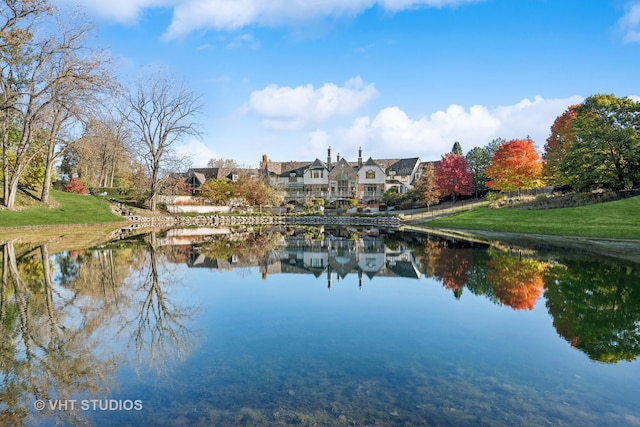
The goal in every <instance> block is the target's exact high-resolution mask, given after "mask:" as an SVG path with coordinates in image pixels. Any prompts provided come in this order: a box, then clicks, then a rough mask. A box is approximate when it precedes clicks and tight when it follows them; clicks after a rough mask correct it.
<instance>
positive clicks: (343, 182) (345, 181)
mask: <svg viewBox="0 0 640 427" xmlns="http://www.w3.org/2000/svg"><path fill="white" fill-rule="evenodd" d="M349 190H350V185H349V176H348V175H347V174H341V175H340V176H339V177H338V191H340V192H346V191H349Z"/></svg>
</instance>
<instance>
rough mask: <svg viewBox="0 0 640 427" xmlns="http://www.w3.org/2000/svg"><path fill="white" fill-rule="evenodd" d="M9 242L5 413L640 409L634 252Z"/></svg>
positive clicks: (208, 238) (184, 416)
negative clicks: (630, 257) (621, 255)
mask: <svg viewBox="0 0 640 427" xmlns="http://www.w3.org/2000/svg"><path fill="white" fill-rule="evenodd" d="M0 248H1V254H2V271H1V273H2V275H1V286H2V293H1V298H2V299H1V301H0V303H1V306H0V320H1V326H2V329H1V330H0V341H1V342H0V345H1V353H0V379H1V383H0V417H1V418H0V424H2V425H16V426H17V425H43V426H47V425H55V424H56V423H60V424H62V425H76V424H77V425H83V424H85V423H87V424H90V425H120V426H129V425H130V426H137V425H157V426H162V425H167V426H169V425H170V426H176V425H177V426H180V425H184V426H193V425H201V426H213V425H220V426H235V425H246V426H271V425H273V426H289V425H292V426H293V425H303V426H314V425H317V426H330V425H335V426H395V425H398V426H423V425H434V426H478V425H486V426H515V425H518V426H545V425H554V426H555V425H566V426H574V425H575V426H607V425H611V426H620V425H629V426H637V425H640V405H639V404H638V403H639V402H640V362H639V361H638V355H640V264H636V263H633V262H630V261H621V260H617V259H614V258H608V257H605V256H601V255H594V254H592V253H589V252H588V251H585V252H568V251H548V250H545V251H540V250H535V249H531V248H522V247H513V246H507V245H501V244H495V245H492V246H489V245H484V244H479V243H476V244H474V243H469V242H463V241H453V240H446V239H437V238H429V236H427V235H424V234H417V233H413V234H403V233H399V232H392V231H385V230H376V229H364V230H362V229H360V230H358V229H323V228H319V229H318V228H309V227H301V228H296V229H267V228H265V229H235V230H231V229H185V230H169V231H164V232H154V233H149V234H141V235H136V236H124V237H123V238H121V239H119V240H115V241H111V242H104V243H103V244H101V245H99V246H96V247H91V248H82V247H74V243H73V241H64V239H62V240H60V239H58V240H57V241H50V242H48V243H46V244H38V243H20V242H19V241H17V240H16V241H8V242H3V243H1V244H0Z"/></svg>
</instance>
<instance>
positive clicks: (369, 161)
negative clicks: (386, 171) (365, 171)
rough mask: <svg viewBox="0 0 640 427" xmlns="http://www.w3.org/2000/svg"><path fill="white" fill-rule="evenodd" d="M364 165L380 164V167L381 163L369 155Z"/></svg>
mask: <svg viewBox="0 0 640 427" xmlns="http://www.w3.org/2000/svg"><path fill="white" fill-rule="evenodd" d="M364 165H365V166H378V167H380V165H379V164H377V163H376V161H375V160H373V159H372V158H371V157H369V158H368V159H367V161H366V162H364Z"/></svg>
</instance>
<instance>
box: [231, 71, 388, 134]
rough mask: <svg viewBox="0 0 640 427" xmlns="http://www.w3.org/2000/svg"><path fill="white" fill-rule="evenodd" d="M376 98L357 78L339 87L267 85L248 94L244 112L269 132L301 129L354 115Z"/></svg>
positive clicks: (328, 85)
mask: <svg viewBox="0 0 640 427" xmlns="http://www.w3.org/2000/svg"><path fill="white" fill-rule="evenodd" d="M377 94H378V91H377V90H376V88H375V86H374V85H373V84H367V83H365V82H364V81H363V80H362V79H361V78H360V77H355V78H352V79H350V80H347V82H345V84H344V85H343V86H342V87H338V86H337V85H335V84H334V83H325V84H324V85H322V86H321V87H319V88H317V89H316V88H314V87H313V85H311V84H308V85H305V86H297V87H289V86H277V85H269V86H267V87H266V88H264V89H262V90H259V91H255V92H253V93H252V94H251V96H250V99H249V103H248V105H246V106H245V108H244V110H245V112H251V113H254V114H256V115H258V116H260V117H262V118H263V122H262V123H263V126H264V127H266V128H268V129H272V130H295V129H302V128H305V127H307V126H308V125H311V124H320V123H324V122H326V121H327V120H329V119H330V118H331V117H334V116H346V115H351V114H354V113H355V112H356V111H357V110H358V109H360V108H361V107H363V106H364V105H366V104H367V103H368V102H369V101H370V100H371V99H372V98H373V97H375V96H376V95H377Z"/></svg>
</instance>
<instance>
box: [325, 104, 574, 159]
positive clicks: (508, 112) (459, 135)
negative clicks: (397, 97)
mask: <svg viewBox="0 0 640 427" xmlns="http://www.w3.org/2000/svg"><path fill="white" fill-rule="evenodd" d="M582 100H583V98H582V97H578V96H575V97H570V98H563V99H549V100H545V99H543V98H542V97H539V96H537V97H535V98H534V99H533V100H529V99H523V100H522V101H520V102H518V103H516V104H514V105H508V106H499V107H496V108H494V109H489V108H487V107H486V106H482V105H474V106H472V107H471V108H469V109H468V110H465V109H464V108H463V107H462V106H460V105H455V104H453V105H450V106H449V107H448V108H447V109H446V110H440V111H436V112H435V113H432V114H431V115H429V116H422V117H419V118H411V117H409V116H408V115H407V113H406V112H404V111H403V110H401V109H400V108H398V107H388V108H384V109H382V110H380V111H379V112H378V114H376V116H375V117H374V118H373V119H370V118H368V117H359V118H357V119H355V120H354V121H353V124H352V126H351V127H350V128H348V129H344V130H341V131H339V138H337V139H339V140H341V141H344V144H345V146H348V147H351V148H352V147H355V146H359V145H361V146H363V147H366V151H368V152H371V153H372V155H373V153H375V155H377V156H392V157H398V156H416V155H417V156H420V157H421V158H423V159H425V160H429V159H437V158H440V156H442V155H443V154H444V153H446V152H448V151H450V150H451V147H452V146H453V143H454V142H455V141H459V142H460V143H461V145H462V148H463V150H465V152H466V151H468V150H470V149H471V148H473V147H476V146H479V147H482V146H485V145H486V144H487V143H488V142H490V141H491V140H492V139H495V138H498V137H501V138H505V139H513V138H525V137H526V136H527V135H528V136H530V137H531V138H532V139H533V140H534V143H535V144H536V145H537V146H538V147H540V148H541V147H542V146H543V145H544V143H545V140H546V138H547V137H548V136H549V128H550V127H551V124H552V123H553V121H554V120H555V118H556V117H557V116H559V115H560V114H562V112H564V111H565V110H566V109H567V107H568V106H569V105H572V104H576V103H579V102H581V101H582Z"/></svg>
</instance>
